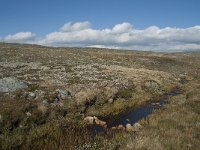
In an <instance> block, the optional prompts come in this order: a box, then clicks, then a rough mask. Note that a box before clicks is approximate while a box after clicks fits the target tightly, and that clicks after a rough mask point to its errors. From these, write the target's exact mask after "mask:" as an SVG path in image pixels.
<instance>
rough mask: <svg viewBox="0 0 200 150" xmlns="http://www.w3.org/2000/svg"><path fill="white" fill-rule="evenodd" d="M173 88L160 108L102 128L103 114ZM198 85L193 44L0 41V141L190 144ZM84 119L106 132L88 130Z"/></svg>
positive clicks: (9, 145)
mask: <svg viewBox="0 0 200 150" xmlns="http://www.w3.org/2000/svg"><path fill="white" fill-rule="evenodd" d="M186 81H187V83H186V84H183V82H186ZM175 88H178V89H180V91H181V92H180V94H178V95H176V96H174V97H171V98H170V99H169V101H168V104H167V105H166V106H165V107H164V108H163V109H159V110H156V111H155V112H154V113H152V114H151V115H149V116H148V117H147V118H144V119H142V120H140V121H139V122H138V123H136V124H134V125H133V126H132V125H131V124H127V125H126V127H123V126H118V127H113V129H117V128H121V129H123V130H111V128H107V125H106V122H104V121H106V120H109V119H111V118H115V117H117V116H118V115H119V114H122V113H126V112H127V111H128V110H131V109H133V108H136V107H139V106H141V105H143V104H145V103H147V102H153V101H156V100H158V99H159V97H162V96H163V95H164V94H165V93H167V92H169V91H171V90H172V89H175ZM199 91H200V53H199V52H184V53H155V52H144V51H127V50H111V49H98V48H53V47H43V46H37V45H22V44H6V43H0V149H80V150H81V149H105V150H107V149H125V150H126V149H127V150H129V149H158V150H162V149H177V150H178V149H180V150H184V149H187V150H188V149H192V150H195V149H198V148H199V145H200V99H199V98H200V92H199ZM94 116H95V117H94ZM103 120H104V121H103ZM88 122H89V123H91V124H93V123H96V124H103V126H104V127H105V128H107V129H106V132H99V133H97V134H94V133H93V132H92V131H91V125H89V124H88ZM134 126H135V127H136V128H137V130H135V129H134V132H129V131H132V130H133V128H132V127H134ZM125 128H126V129H125Z"/></svg>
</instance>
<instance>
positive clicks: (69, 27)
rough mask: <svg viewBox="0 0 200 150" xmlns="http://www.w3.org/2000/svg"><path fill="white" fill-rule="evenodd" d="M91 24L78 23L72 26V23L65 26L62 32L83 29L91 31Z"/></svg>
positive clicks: (86, 22) (61, 29)
mask: <svg viewBox="0 0 200 150" xmlns="http://www.w3.org/2000/svg"><path fill="white" fill-rule="evenodd" d="M89 28H90V23H89V22H88V21H85V22H77V23H74V24H72V23H71V22H69V23H66V24H64V26H63V27H61V28H60V31H61V32H71V31H80V30H83V29H89Z"/></svg>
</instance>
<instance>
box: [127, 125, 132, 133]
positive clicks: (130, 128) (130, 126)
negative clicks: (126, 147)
mask: <svg viewBox="0 0 200 150" xmlns="http://www.w3.org/2000/svg"><path fill="white" fill-rule="evenodd" d="M126 131H128V132H130V131H133V126H132V125H131V124H130V123H127V124H126Z"/></svg>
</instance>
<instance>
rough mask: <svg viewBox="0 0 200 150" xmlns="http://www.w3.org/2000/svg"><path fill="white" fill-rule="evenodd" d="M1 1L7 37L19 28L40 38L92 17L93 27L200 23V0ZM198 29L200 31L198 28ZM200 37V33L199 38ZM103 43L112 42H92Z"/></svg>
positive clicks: (1, 31)
mask: <svg viewBox="0 0 200 150" xmlns="http://www.w3.org/2000/svg"><path fill="white" fill-rule="evenodd" d="M0 2H1V3H0V37H1V39H4V41H6V40H5V39H6V38H5V37H6V36H8V35H10V36H11V35H15V34H16V33H19V32H31V35H34V38H35V37H37V40H38V39H42V38H45V37H46V36H47V35H48V34H51V33H52V32H56V31H59V30H60V28H61V27H62V26H63V25H64V24H67V23H69V22H71V23H72V24H71V25H72V26H73V23H76V22H85V21H88V22H89V23H90V25H89V28H90V29H93V30H104V29H112V28H113V27H114V26H115V25H117V24H122V23H129V24H130V25H131V26H132V28H134V29H137V30H145V29H147V28H149V27H152V26H156V27H158V28H159V29H165V28H166V27H170V28H181V29H187V28H191V27H194V26H199V25H200V0H0ZM195 30H197V32H198V31H199V29H196V28H195ZM29 34H30V33H29ZM26 35H28V33H26ZM198 38H199V37H198V36H197V39H196V41H197V40H198ZM7 39H9V38H7ZM29 41H30V39H29ZM22 42H23V41H22ZM57 43H62V44H64V45H66V46H68V45H74V43H75V45H77V44H80V45H86V46H88V44H84V42H80V43H78V42H74V41H72V42H71V43H73V44H71V43H70V42H69V41H67V42H66V43H65V42H64V40H62V42H57ZM85 43H88V41H86V42H85ZM133 43H134V42H133ZM99 44H100V45H101V44H104V45H109V44H108V43H106V44H105V43H102V42H98V41H97V42H96V43H95V42H93V43H91V45H99ZM195 44H197V43H195ZM52 45H53V44H52ZM121 45H123V44H121ZM129 45H130V44H129ZM89 46H90V45H89ZM111 46H113V47H120V46H119V45H116V46H115V42H113V43H112V44H111ZM121 47H122V46H121Z"/></svg>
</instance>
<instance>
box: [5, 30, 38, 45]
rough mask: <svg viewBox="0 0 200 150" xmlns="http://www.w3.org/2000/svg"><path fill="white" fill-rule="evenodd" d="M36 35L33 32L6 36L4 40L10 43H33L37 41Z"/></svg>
mask: <svg viewBox="0 0 200 150" xmlns="http://www.w3.org/2000/svg"><path fill="white" fill-rule="evenodd" d="M35 37H36V35H35V34H34V33H31V32H18V33H16V34H13V35H8V36H6V37H5V38H4V39H3V40H4V41H5V42H10V43H31V42H33V41H34V40H35Z"/></svg>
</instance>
